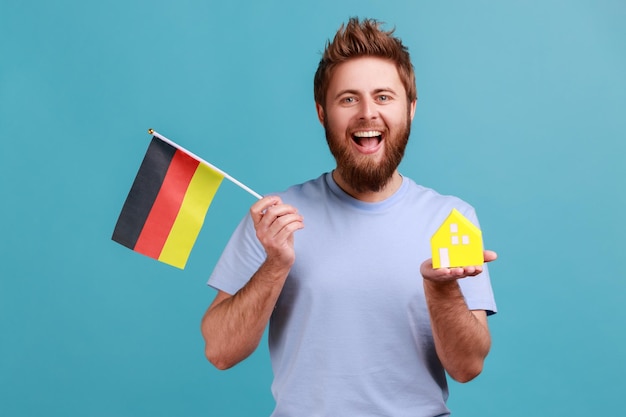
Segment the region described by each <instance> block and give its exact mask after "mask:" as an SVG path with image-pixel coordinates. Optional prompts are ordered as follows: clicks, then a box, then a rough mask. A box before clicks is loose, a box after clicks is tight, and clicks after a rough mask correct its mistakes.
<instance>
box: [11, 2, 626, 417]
mask: <svg viewBox="0 0 626 417" xmlns="http://www.w3.org/2000/svg"><path fill="white" fill-rule="evenodd" d="M354 15H357V16H362V17H363V16H367V17H375V18H378V19H380V20H383V21H385V22H387V23H388V24H389V25H388V27H391V26H393V25H395V26H396V27H397V31H396V33H397V35H398V36H400V37H401V38H402V39H403V40H404V42H405V44H406V45H408V47H409V48H410V51H411V53H412V57H413V61H414V65H415V68H416V75H417V84H418V90H419V97H420V98H419V102H418V106H417V114H416V118H415V121H414V123H413V133H412V140H411V142H410V144H409V148H408V150H407V155H406V157H405V160H404V162H403V163H402V166H401V171H402V172H403V173H404V174H405V175H407V176H409V177H412V178H413V179H415V180H416V181H417V182H419V183H422V184H424V185H427V186H430V187H433V188H435V189H437V190H438V191H440V192H442V193H449V194H455V195H458V196H460V197H462V198H463V199H465V200H467V201H469V202H470V203H471V204H473V205H474V206H475V207H476V209H477V210H478V213H479V217H480V219H481V225H482V228H483V233H484V234H485V240H486V246H488V247H489V248H493V249H495V250H497V251H498V252H499V254H500V259H499V260H498V261H497V262H496V263H495V264H493V266H492V278H493V285H494V289H495V291H496V295H497V300H498V304H499V308H500V312H499V314H498V315H496V316H494V317H492V318H491V319H490V325H491V328H492V333H493V349H492V353H491V354H490V356H489V358H488V360H487V362H486V367H485V370H484V372H483V374H482V375H481V376H479V377H478V378H477V379H476V380H475V381H473V382H471V383H469V384H465V385H461V384H452V385H451V400H450V403H449V404H450V407H451V408H452V409H453V411H454V415H456V416H509V417H513V416H529V415H539V416H544V415H545V416H548V415H549V416H570V417H571V416H590V415H608V414H615V413H616V412H617V413H619V410H620V409H622V408H623V400H622V395H623V392H624V390H625V389H626V383H625V382H624V381H625V380H624V374H626V355H625V354H626V349H625V346H626V335H625V332H624V323H625V322H626V313H625V312H624V308H623V304H624V301H626V300H625V298H626V297H625V293H626V281H625V279H624V278H625V275H626V274H625V272H624V268H623V265H622V264H623V260H624V249H625V246H626V245H625V243H624V238H625V234H626V233H625V232H626V223H625V220H624V219H625V216H624V207H625V205H626V192H625V191H624V177H625V175H624V174H625V173H626V169H625V168H624V161H623V159H624V157H623V155H624V153H625V151H626V117H625V112H624V110H625V109H626V77H625V74H626V25H625V24H624V22H625V21H626V3H624V2H623V0H613V1H610V0H598V1H593V0H587V1H585V0H569V1H565V0H562V1H558V0H529V1H507V2H493V1H484V0H477V1H472V2H466V1H461V0H452V1H410V0H403V1H401V0H385V1H382V0H358V1H357V0H350V1H337V0H317V1H305V2H288V1H279V0H273V1H272V0H268V1H242V0H240V1H215V0H211V1H199V0H185V1H176V2H174V1H126V0H124V1H122V0H109V1H106V2H95V1H77V0H58V1H54V2H53V1H41V0H40V1H31V2H23V1H17V0H1V1H0V141H1V145H2V146H1V151H0V152H1V153H0V155H1V156H0V158H1V159H0V195H1V199H2V200H1V201H2V205H1V207H0V214H1V216H0V227H1V229H0V233H1V234H0V236H1V239H0V256H1V262H0V412H1V413H2V414H3V415H7V416H36V415H63V416H150V417H157V416H220V417H221V416H264V415H268V414H269V412H270V411H271V409H272V405H273V402H272V398H271V395H270V391H269V385H270V382H271V369H270V366H269V358H268V354H267V348H266V346H265V344H263V345H262V346H261V348H259V350H258V351H257V352H256V353H255V354H254V355H253V356H252V357H251V358H249V359H248V360H247V361H245V362H244V363H242V364H240V365H238V366H237V367H235V368H234V369H232V370H229V371H226V372H220V371H217V370H214V369H213V368H212V367H211V366H210V365H209V364H208V362H206V360H205V359H204V355H203V342H202V339H201V336H200V332H199V322H200V318H201V316H202V314H203V313H204V311H205V309H206V307H207V306H208V304H209V303H210V301H211V300H212V298H213V296H214V291H213V290H212V289H210V288H208V287H206V285H205V282H206V279H207V277H208V275H209V273H210V272H211V270H212V268H213V266H214V264H215V261H216V259H217V257H218V256H219V254H220V253H221V250H222V248H223V246H224V245H225V243H226V240H227V239H228V237H229V236H230V233H231V232H232V230H233V228H234V227H235V225H236V223H237V222H238V221H239V219H240V218H241V217H242V216H243V215H244V214H245V213H246V212H247V210H248V207H249V206H250V205H251V204H252V203H253V202H254V198H253V197H252V196H250V195H249V194H247V193H246V192H244V191H242V190H240V189H239V188H237V187H236V186H234V185H233V184H231V183H228V182H225V183H224V185H222V187H221V188H220V190H219V191H218V194H217V197H216V199H215V201H214V203H213V205H212V206H211V208H210V211H209V215H208V217H207V220H206V223H205V226H204V228H203V230H202V232H201V234H200V236H199V238H198V242H197V244H196V247H195V248H194V251H193V252H192V255H191V258H190V260H189V263H188V266H187V268H186V269H185V270H184V271H180V270H177V269H175V268H172V267H169V266H167V265H164V264H161V263H159V262H156V261H153V260H150V259H148V258H145V257H143V256H141V255H138V254H136V253H133V252H132V251H130V250H128V249H126V248H124V247H122V246H120V245H117V244H115V243H114V242H112V241H111V240H110V236H111V233H112V230H113V227H114V225H115V221H116V219H117V216H118V214H119V211H120V209H121V206H122V204H123V202H124V199H125V197H126V194H127V192H128V190H129V188H130V185H131V183H132V180H133V179H134V176H135V174H136V172H137V169H138V167H139V164H140V162H141V160H142V158H143V154H144V152H145V149H146V148H147V145H148V142H149V135H148V134H147V133H146V130H147V129H148V128H150V127H152V128H154V129H156V130H157V131H158V132H160V133H161V134H163V135H165V136H167V137H169V138H170V139H172V140H175V141H177V142H179V143H180V144H181V145H183V146H185V147H187V148H188V149H190V150H192V151H193V152H195V153H196V154H198V155H200V156H202V157H203V158H205V159H207V160H209V161H211V162H212V163H214V164H215V165H217V166H219V167H220V168H222V169H223V170H225V171H227V172H229V173H230V174H231V175H233V176H234V177H236V178H238V179H239V180H241V181H242V182H244V183H246V184H247V185H248V186H250V187H251V188H253V189H254V190H256V191H258V192H259V193H261V194H264V193H268V192H271V191H277V190H282V189H284V188H285V187H287V186H288V185H290V184H293V183H297V182H300V181H304V180H307V179H309V178H313V177H316V176H317V175H319V173H321V172H322V171H327V170H330V169H332V167H333V160H332V158H331V157H330V154H329V152H328V150H327V147H326V144H325V140H324V137H323V130H322V128H321V126H320V125H319V123H318V121H317V119H316V116H315V112H314V103H313V98H312V79H313V74H314V71H315V68H316V66H317V63H318V60H319V58H320V52H321V50H322V49H323V47H324V43H325V41H326V40H327V39H328V38H329V37H332V36H333V35H334V32H335V30H336V29H337V28H338V26H339V25H340V24H341V23H342V22H345V21H346V20H347V18H348V17H349V16H354ZM381 354H385V353H384V352H381Z"/></svg>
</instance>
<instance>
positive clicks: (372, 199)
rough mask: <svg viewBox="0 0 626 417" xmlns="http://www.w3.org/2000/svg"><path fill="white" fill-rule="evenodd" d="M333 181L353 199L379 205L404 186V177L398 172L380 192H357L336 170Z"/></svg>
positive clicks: (395, 172)
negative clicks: (378, 203)
mask: <svg viewBox="0 0 626 417" xmlns="http://www.w3.org/2000/svg"><path fill="white" fill-rule="evenodd" d="M332 175H333V179H334V180H335V182H336V183H337V185H338V186H339V188H341V189H342V190H343V191H345V192H346V193H348V194H349V195H350V196H351V197H354V198H356V199H357V200H359V201H363V202H365V203H377V202H379V201H383V200H386V199H387V198H389V197H391V196H392V195H393V194H394V193H395V192H396V191H398V189H399V188H400V186H401V185H402V176H401V175H400V173H399V172H398V171H397V170H396V171H394V173H393V174H392V176H391V178H390V179H389V181H388V182H387V184H385V186H384V187H383V188H382V189H380V190H379V191H356V190H354V189H353V188H352V187H350V185H348V183H347V182H346V181H345V180H344V179H343V177H342V176H341V174H340V173H339V172H338V171H337V170H336V169H335V170H334V171H333V173H332Z"/></svg>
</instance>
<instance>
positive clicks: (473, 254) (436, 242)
mask: <svg viewBox="0 0 626 417" xmlns="http://www.w3.org/2000/svg"><path fill="white" fill-rule="evenodd" d="M430 247H431V250H432V255H433V268H455V267H463V266H472V265H482V264H483V263H484V257H483V237H482V232H481V231H480V229H479V228H478V227H476V226H475V225H474V224H473V223H472V222H471V221H469V220H468V219H467V218H466V217H465V216H463V215H462V214H461V213H460V212H459V211H458V210H457V209H452V211H451V212H450V214H449V215H448V217H447V218H446V219H445V220H444V222H443V223H442V224H441V226H439V229H437V231H436V232H435V234H434V235H433V236H432V237H431V238H430Z"/></svg>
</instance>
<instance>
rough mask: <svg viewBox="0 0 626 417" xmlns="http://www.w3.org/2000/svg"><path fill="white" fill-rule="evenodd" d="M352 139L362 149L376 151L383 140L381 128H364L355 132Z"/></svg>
mask: <svg viewBox="0 0 626 417" xmlns="http://www.w3.org/2000/svg"><path fill="white" fill-rule="evenodd" d="M352 140H353V141H354V143H356V145H357V146H358V147H359V148H360V149H361V150H362V151H365V152H367V151H372V152H373V151H375V150H376V149H377V148H378V146H379V145H380V143H381V142H382V140H383V132H381V131H380V130H363V131H358V132H354V133H353V134H352Z"/></svg>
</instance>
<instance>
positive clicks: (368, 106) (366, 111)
mask: <svg viewBox="0 0 626 417" xmlns="http://www.w3.org/2000/svg"><path fill="white" fill-rule="evenodd" d="M377 117H378V109H377V107H376V104H375V103H373V102H372V101H370V100H362V101H361V102H360V103H359V119H361V120H371V119H376V118H377Z"/></svg>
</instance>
